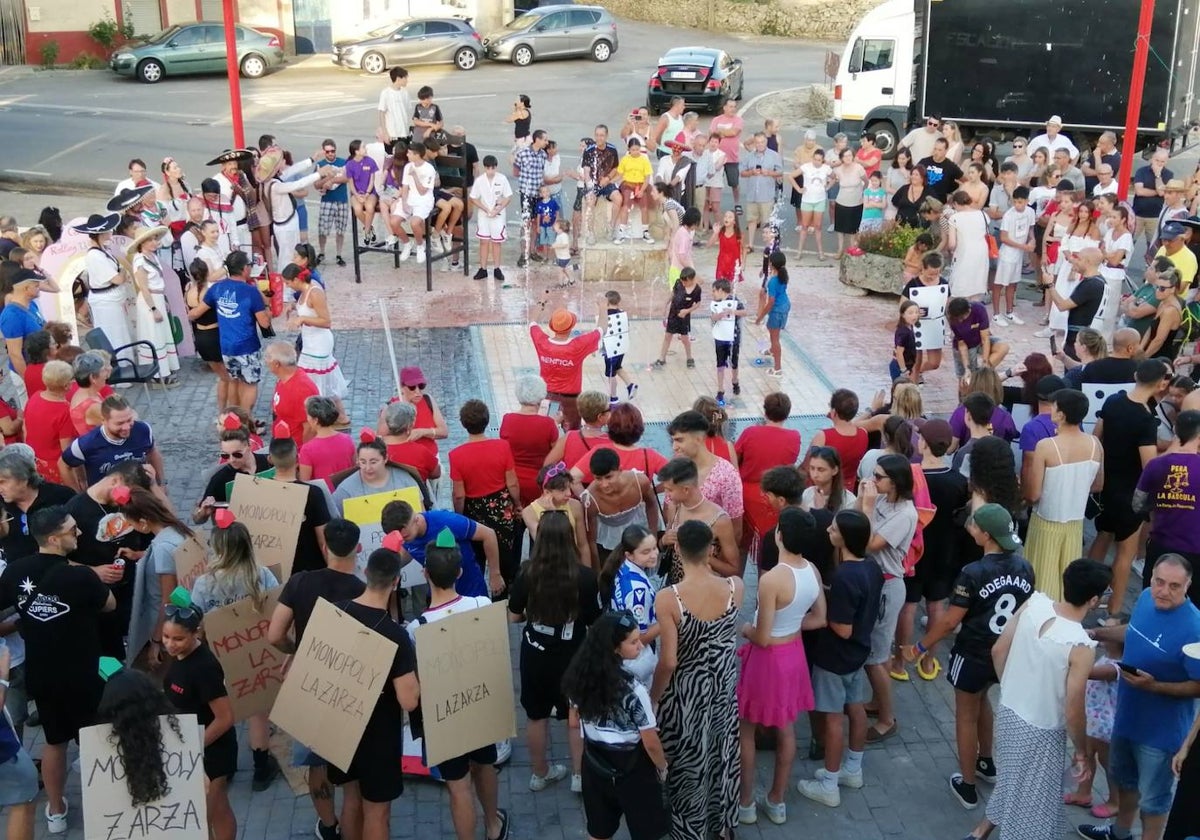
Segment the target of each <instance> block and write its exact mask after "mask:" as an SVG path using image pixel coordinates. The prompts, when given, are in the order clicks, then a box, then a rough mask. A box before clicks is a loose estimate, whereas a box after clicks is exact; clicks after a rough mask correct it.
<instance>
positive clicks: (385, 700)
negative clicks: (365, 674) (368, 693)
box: [337, 601, 417, 760]
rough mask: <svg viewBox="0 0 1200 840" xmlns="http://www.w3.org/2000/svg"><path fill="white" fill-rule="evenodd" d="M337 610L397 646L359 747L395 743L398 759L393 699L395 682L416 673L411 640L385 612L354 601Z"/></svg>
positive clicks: (397, 702)
mask: <svg viewBox="0 0 1200 840" xmlns="http://www.w3.org/2000/svg"><path fill="white" fill-rule="evenodd" d="M337 608H338V609H340V610H342V612H344V613H346V614H347V615H349V616H350V617H351V618H353V619H354V620H355V621H357V622H358V623H359V624H362V625H363V626H364V627H369V628H370V629H372V630H374V631H375V632H376V633H378V634H379V635H381V636H383V637H384V638H385V639H388V640H390V641H393V642H395V643H396V655H395V657H393V659H392V667H391V670H390V671H388V675H387V679H386V680H384V681H383V683H382V685H380V687H379V699H378V700H377V701H376V702H375V708H374V709H373V710H372V711H371V718H370V720H368V721H367V728H366V730H365V731H364V732H363V737H362V740H361V741H360V742H359V744H360V745H361V744H365V743H368V741H369V740H370V741H371V742H373V743H381V744H395V745H396V752H397V760H399V752H400V713H401V708H400V700H399V699H397V697H396V688H395V686H394V685H393V684H392V683H393V681H394V680H396V679H397V678H399V677H402V676H404V675H405V674H411V673H413V672H414V671H416V670H417V654H416V651H415V650H413V645H412V639H410V638H409V637H408V631H406V630H405V629H404V627H402V626H401V625H399V624H397V623H396V622H395V621H394V620H393V619H392V617H391V616H390V615H388V614H387V611H386V610H378V609H375V608H374V607H367V606H363V605H362V604H357V603H355V602H354V601H341V602H339V603H338V604H337Z"/></svg>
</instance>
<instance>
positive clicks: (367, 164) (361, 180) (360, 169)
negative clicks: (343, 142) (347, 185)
mask: <svg viewBox="0 0 1200 840" xmlns="http://www.w3.org/2000/svg"><path fill="white" fill-rule="evenodd" d="M378 171H379V164H377V163H376V162H375V158H373V157H364V158H363V159H362V160H355V159H354V158H351V159H350V160H348V161H346V177H347V178H349V179H350V180H351V181H352V182H353V183H354V189H355V191H357V192H359V193H364V194H365V193H370V192H374V191H375V173H376V172H378Z"/></svg>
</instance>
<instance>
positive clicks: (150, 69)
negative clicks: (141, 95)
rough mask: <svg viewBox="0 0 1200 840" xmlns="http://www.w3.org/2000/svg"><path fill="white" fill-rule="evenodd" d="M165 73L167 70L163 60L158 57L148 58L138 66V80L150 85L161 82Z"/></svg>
mask: <svg viewBox="0 0 1200 840" xmlns="http://www.w3.org/2000/svg"><path fill="white" fill-rule="evenodd" d="M165 75H166V72H165V70H164V68H163V66H162V62H161V61H159V60H158V59H156V58H147V59H146V60H145V61H143V62H142V63H141V64H139V65H138V68H137V77H138V81H140V82H145V83H146V84H148V85H153V84H157V83H158V82H161V81H162V78H163V76H165Z"/></svg>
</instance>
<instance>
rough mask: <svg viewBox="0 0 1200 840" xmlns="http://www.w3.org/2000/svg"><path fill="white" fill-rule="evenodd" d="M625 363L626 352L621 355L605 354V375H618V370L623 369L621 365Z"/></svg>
mask: <svg viewBox="0 0 1200 840" xmlns="http://www.w3.org/2000/svg"><path fill="white" fill-rule="evenodd" d="M623 364H625V354H624V353H622V354H621V355H619V356H605V357H604V375H605V376H609V377H612V376H616V375H617V371H619V370H620V369H621V365H623Z"/></svg>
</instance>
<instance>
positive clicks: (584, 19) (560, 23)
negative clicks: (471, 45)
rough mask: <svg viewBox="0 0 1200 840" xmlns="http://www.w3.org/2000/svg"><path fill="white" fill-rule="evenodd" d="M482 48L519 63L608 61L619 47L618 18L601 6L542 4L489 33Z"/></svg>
mask: <svg viewBox="0 0 1200 840" xmlns="http://www.w3.org/2000/svg"><path fill="white" fill-rule="evenodd" d="M483 49H484V55H486V56H487V57H488V58H491V59H494V60H496V61H511V62H512V63H513V64H515V65H517V66H518V67H525V66H526V65H529V64H532V63H533V61H534V59H538V60H541V59H543V58H574V57H577V56H591V57H592V58H593V59H594V60H596V61H608V60H609V59H610V58H612V54H613V53H615V52H616V51H617V22H616V20H614V19H613V16H612V15H611V14H610V13H609V12H608V10H607V9H604V8H602V7H600V6H541V7H540V8H537V9H530V10H529V11H528V12H525V13H524V14H523V15H520V16H519V17H517V18H515V19H514V20H513V22H512V23H510V24H509V25H508V26H506V27H504V28H503V29H501V30H498V31H496V32H492V33H490V34H489V35H488V36H487V37H486V38H484V39H483Z"/></svg>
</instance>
